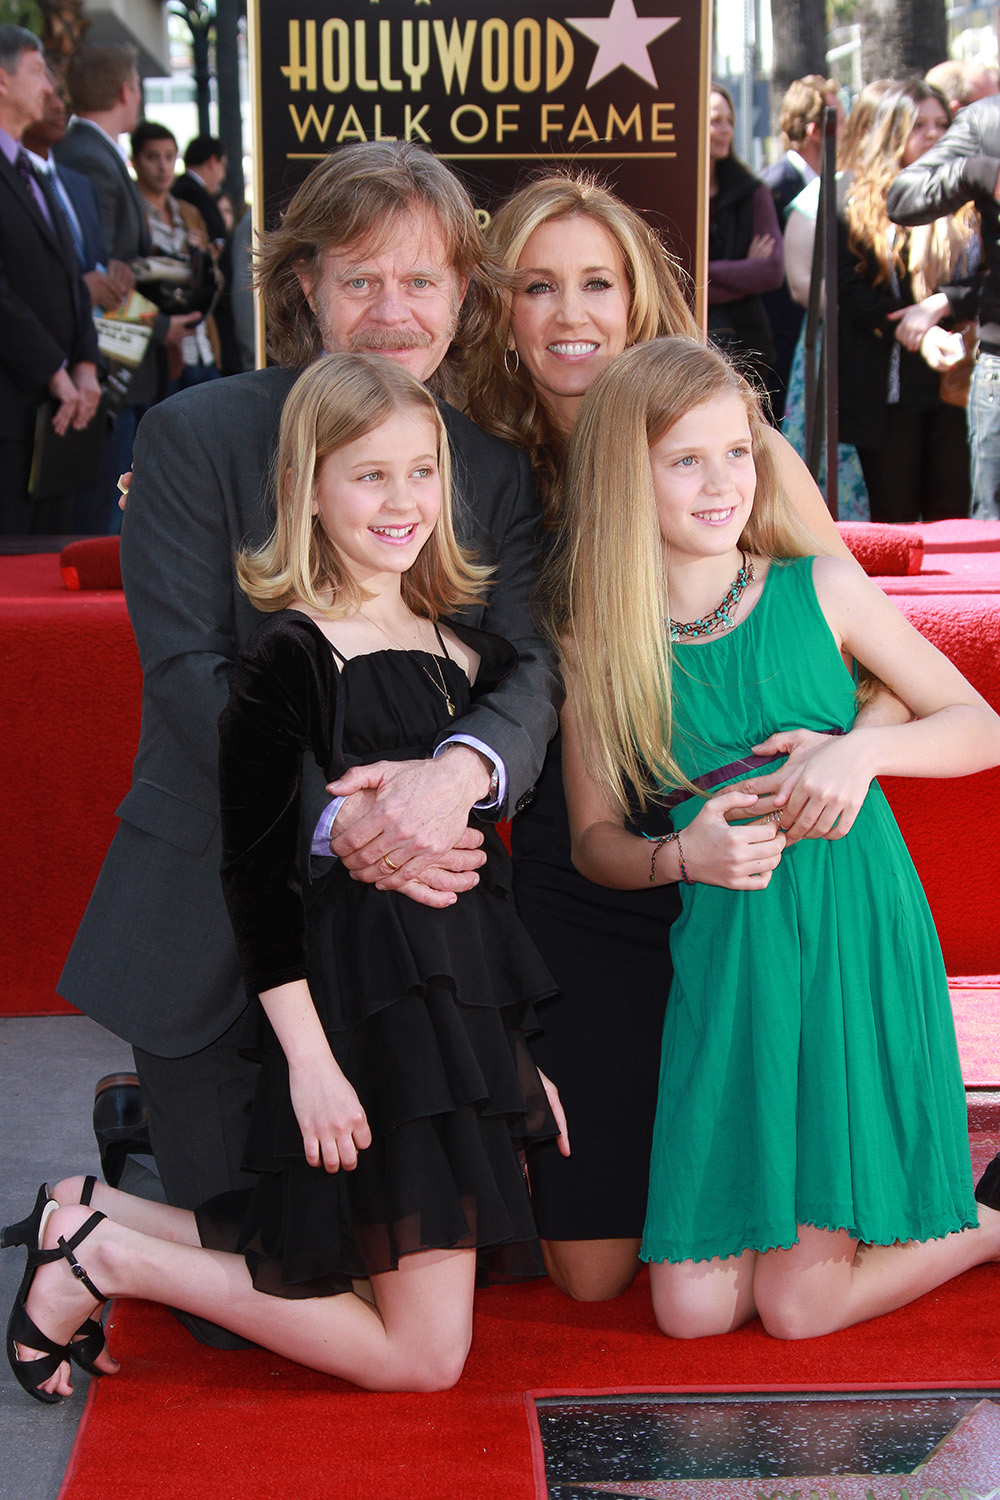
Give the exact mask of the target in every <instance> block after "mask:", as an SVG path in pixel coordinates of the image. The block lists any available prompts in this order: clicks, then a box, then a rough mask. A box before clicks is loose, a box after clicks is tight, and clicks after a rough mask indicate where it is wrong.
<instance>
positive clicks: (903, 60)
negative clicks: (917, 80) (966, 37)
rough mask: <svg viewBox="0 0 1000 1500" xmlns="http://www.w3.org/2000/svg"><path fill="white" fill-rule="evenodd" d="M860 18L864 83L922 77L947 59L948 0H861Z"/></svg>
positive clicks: (859, 7)
mask: <svg viewBox="0 0 1000 1500" xmlns="http://www.w3.org/2000/svg"><path fill="white" fill-rule="evenodd" d="M857 15H858V20H859V22H860V23H861V71H862V76H863V78H864V81H865V83H871V82H872V80H873V79H876V78H912V77H913V76H914V75H915V74H918V75H923V74H924V73H926V72H927V69H928V68H932V67H933V66H934V64H935V63H939V62H943V61H944V60H945V58H946V57H947V56H948V26H947V22H946V19H945V0H861V3H860V4H859V6H858V13H857Z"/></svg>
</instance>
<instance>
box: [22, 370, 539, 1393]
mask: <svg viewBox="0 0 1000 1500" xmlns="http://www.w3.org/2000/svg"><path fill="white" fill-rule="evenodd" d="M277 473H278V476H279V482H278V492H279V493H278V521H277V524H276V528H275V531H274V534H273V536H272V537H271V539H270V541H269V542H268V543H267V544H266V545H265V547H264V548H262V549H261V550H260V552H258V553H255V554H249V555H244V556H243V557H241V558H240V560H239V569H240V577H241V582H242V583H243V586H244V588H245V590H246V592H247V593H248V594H249V596H250V597H251V599H253V601H254V602H255V603H256V604H257V605H258V607H260V608H262V609H263V610H265V611H268V612H270V613H269V617H268V618H267V619H266V620H265V621H264V622H263V624H262V625H261V627H260V629H259V630H258V632H257V633H256V635H255V637H254V638H253V640H252V641H251V643H250V644H249V646H248V648H247V650H246V651H245V653H244V654H243V656H242V657H241V659H240V660H239V661H238V662H237V664H236V666H235V667H234V670H233V675H232V681H231V690H230V701H229V705H228V707H227V708H226V710H225V712H224V713H223V715H222V718H221V721H220V731H221V760H220V783H221V792H222V808H223V847H224V854H223V871H222V876H223V884H224V887H225V891H226V898H227V902H228V904H229V909H230V913H231V916H232V919H233V926H234V930H235V933H236V938H237V946H238V949H239V952H240V957H241V961H242V964H243V968H244V975H245V978H246V982H247V989H248V993H249V995H250V997H251V1002H252V1003H251V1009H250V1014H251V1017H253V1023H252V1026H251V1028H249V1029H248V1035H247V1046H248V1048H250V1049H252V1051H253V1053H254V1055H256V1056H257V1057H258V1058H259V1060H260V1062H261V1076H260V1082H259V1085H258V1090H257V1096H256V1100H255V1106H254V1115H253V1119H252V1122H251V1127H250V1132H249V1138H248V1144H247V1149H246V1164H247V1166H248V1167H250V1168H252V1169H253V1170H254V1171H255V1172H256V1173H257V1174H258V1175H257V1183H256V1186H255V1187H254V1188H253V1189H252V1190H251V1191H250V1192H248V1193H228V1194H224V1195H222V1197H220V1198H216V1199H213V1200H211V1202H210V1203H208V1204H205V1205H203V1206H202V1207H201V1208H200V1209H199V1210H198V1211H197V1213H189V1212H187V1211H185V1210H181V1209H175V1208H168V1207H165V1206H163V1205H159V1204H153V1203H149V1202H146V1201H144V1200H142V1199H136V1198H131V1197H129V1196H128V1195H127V1194H124V1193H120V1192H117V1191H116V1190H114V1189H112V1188H108V1187H106V1186H105V1185H104V1184H95V1182H94V1180H93V1179H92V1178H87V1179H81V1178H69V1179H67V1180H65V1181H63V1182H60V1183H58V1184H57V1185H56V1186H55V1188H54V1190H53V1191H52V1194H51V1196H50V1194H49V1192H48V1189H46V1188H45V1187H43V1188H42V1189H40V1191H39V1195H38V1199H37V1201H36V1204H35V1207H34V1209H33V1210H32V1213H31V1214H29V1215H28V1216H27V1218H26V1219H24V1220H22V1221H21V1222H20V1223H19V1224H15V1225H12V1226H9V1227H8V1229H6V1230H5V1231H4V1233H3V1243H4V1244H6V1245H10V1244H25V1245H26V1246H27V1247H28V1264H27V1269H26V1272H25V1277H24V1280H23V1282H22V1285H21V1289H20V1291H19V1293H18V1297H17V1300H16V1302H15V1306H14V1311H13V1313H12V1315H11V1319H10V1323H9V1325H8V1333H7V1351H8V1357H9V1359H10V1362H11V1366H12V1368H13V1370H14V1373H15V1375H16V1377H17V1379H18V1380H19V1382H20V1383H21V1385H22V1386H23V1387H24V1388H25V1389H26V1390H27V1391H29V1393H30V1394H32V1395H34V1396H36V1397H37V1398H38V1399H40V1400H43V1401H54V1400H58V1399H59V1397H60V1396H63V1395H67V1394H69V1393H70V1391H71V1389H72V1387H71V1384H70V1378H69V1369H70V1365H69V1361H70V1360H73V1359H75V1360H76V1362H77V1363H79V1364H81V1365H82V1366H83V1367H84V1368H85V1369H88V1370H91V1371H94V1372H96V1373H104V1372H112V1371H114V1370H115V1369H116V1368H117V1365H116V1363H115V1361H114V1360H113V1359H112V1358H111V1356H110V1354H109V1352H108V1351H107V1349H106V1348H105V1347H104V1336H103V1332H102V1331H101V1329H100V1325H99V1323H97V1322H96V1321H95V1318H94V1314H95V1301H96V1302H97V1303H99V1302H100V1301H101V1300H103V1298H104V1297H105V1296H138V1297H145V1298H147V1299H150V1300H153V1301H158V1302H165V1303H167V1304H169V1305H171V1306H174V1307H179V1308H182V1309H184V1310H186V1311H188V1312H192V1313H195V1314H197V1315H199V1316H202V1317H209V1318H211V1319H213V1320H214V1321H217V1322H219V1323H221V1324H223V1325H224V1326H225V1327H227V1328H230V1329H232V1330H233V1331H234V1332H236V1333H239V1334H241V1335H243V1336H244V1337H246V1338H248V1339H251V1340H252V1341H253V1342H255V1343H258V1344H261V1345H263V1346H265V1347H266V1348H269V1349H273V1350H275V1351H276V1352H278V1353H281V1354H284V1355H286V1356H287V1357H288V1358H291V1359H295V1360H298V1361H300V1362H301V1363H303V1364H306V1365H309V1366H312V1367H313V1368H315V1369H318V1370H323V1371H325V1372H327V1373H330V1374H334V1375H339V1376H342V1377H344V1378H345V1379H348V1380H352V1381H354V1382H355V1383H356V1384H358V1385H362V1386H367V1387H369V1388H373V1389H409V1390H434V1389H442V1388H445V1387H447V1386H450V1385H452V1384H454V1382H455V1381H456V1380H457V1379H458V1377H459V1375H460V1374H461V1371H462V1368H463V1365H464V1362H465V1357H466V1354H467V1352H468V1348H469V1342H470V1338H471V1333H472V1294H473V1287H474V1285H475V1281H476V1266H477V1257H478V1260H479V1264H480V1269H481V1271H482V1272H483V1273H484V1274H492V1275H496V1276H499V1277H503V1278H510V1277H517V1276H523V1275H532V1274H539V1272H540V1270H541V1261H540V1257H539V1255H538V1250H537V1242H536V1241H535V1238H534V1226H533V1223H532V1219H531V1212H530V1208H529V1205H528V1199H527V1194H526V1190H525V1186H524V1182H523V1176H522V1172H521V1169H520V1163H519V1161H518V1155H517V1152H518V1146H519V1144H520V1143H521V1142H522V1141H525V1140H529V1139H532V1138H545V1137H547V1136H550V1137H555V1136H557V1135H559V1133H560V1126H559V1125H558V1124H557V1123H556V1120H557V1118H558V1119H559V1121H560V1123H561V1112H560V1110H559V1105H558V1099H557V1098H556V1096H555V1094H554V1091H552V1094H551V1108H550V1101H549V1100H547V1097H546V1094H547V1092H548V1091H549V1089H550V1086H549V1085H548V1084H547V1082H546V1080H544V1079H542V1077H541V1075H540V1074H539V1073H538V1071H537V1070H536V1068H535V1067H534V1065H533V1063H532V1062H531V1058H530V1056H529V1053H528V1051H527V1046H526V1042H525V1036H526V1034H527V1033H528V1032H530V1031H531V1030H532V1029H533V1026H534V1022H533V1017H532V1002H533V1001H534V1000H536V999H539V998H541V997H542V996H544V995H546V994H549V993H551V991H552V988H553V985H552V982H551V980H550V978H549V976H548V973H547V971H546V969H545V967H544V965H543V964H542V962H541V960H540V958H539V957H538V954H537V952H536V951H535V949H534V948H533V946H532V944H531V942H530V940H529V939H528V937H527V935H526V933H525V932H524V930H523V929H522V928H521V926H520V924H519V922H518V920H517V917H516V915H515V913H514V908H513V904H512V900H511V897H510V891H509V884H510V882H509V861H508V860H507V857H506V854H505V853H504V851H503V848H502V845H501V844H500V842H499V840H498V839H497V837H496V834H495V832H493V831H492V830H490V829H486V830H484V832H485V845H484V847H485V849H486V853H487V859H486V863H485V864H484V865H483V866H482V868H481V871H480V878H479V882H478V884H477V885H476V887H475V888H474V889H473V890H471V891H468V892H466V893H465V894H464V895H463V896H462V897H461V900H460V901H459V900H458V899H457V898H456V897H454V896H453V897H451V899H450V904H448V905H445V906H443V907H441V908H439V909H431V908H428V907H426V906H424V905H418V904H417V903H416V902H413V901H410V900H409V899H408V898H407V897H406V896H404V895H401V894H399V893H396V892H391V891H380V890H379V889H378V888H377V887H375V886H372V885H368V884H364V883H361V882H355V881H353V880H352V879H351V878H350V876H349V874H348V872H347V871H346V870H345V869H343V867H341V866H339V865H335V866H334V867H333V869H332V870H331V871H330V872H329V873H327V874H325V875H323V876H321V877H318V878H314V879H312V880H310V878H309V874H308V871H307V870H306V869H304V868H303V863H302V860H301V857H300V853H299V849H300V840H299V821H300V820H299V809H300V800H301V787H302V778H303V768H304V765H305V768H306V770H305V774H307V775H308V774H309V770H310V769H313V770H315V768H312V767H311V761H312V758H315V760H316V762H317V763H318V766H319V769H320V771H321V772H322V774H323V777H324V779H325V780H326V781H329V780H332V779H334V778H335V777H336V776H338V775H342V774H343V772H344V770H345V769H346V768H347V766H349V765H351V764H358V763H360V762H363V761H365V760H374V759H385V758H387V757H390V758H391V757H397V756H401V757H403V758H406V759H412V758H414V756H415V755H419V754H430V753H431V752H432V750H433V747H434V745H435V743H436V741H437V739H438V737H439V736H440V734H441V731H442V730H443V729H444V728H446V726H447V725H448V724H449V722H450V717H451V715H452V714H454V713H462V712H463V711H464V709H465V707H466V705H467V704H468V702H469V701H470V698H471V697H472V696H474V694H475V693H476V692H478V691H480V690H481V689H483V688H485V687H488V686H489V685H490V684H493V683H495V682H496V681H497V680H498V678H500V677H502V676H503V675H504V673H505V672H506V671H509V670H510V669H511V667H512V666H513V664H514V662H513V652H512V650H511V648H510V647H509V646H507V644H506V642H504V641H502V640H500V639H499V638H497V637H494V636H490V635H488V634H486V633H485V632H482V631H475V630H470V629H466V628H464V627H461V626H457V625H449V626H447V627H446V626H443V625H441V624H439V617H440V616H441V615H443V614H444V612H445V611H449V612H451V611H454V610H456V609H458V608H459V607H460V606H461V605H462V604H463V603H466V602H468V601H469V600H470V599H472V598H474V597H476V596H477V595H478V593H479V592H480V591H481V590H482V589H483V588H484V587H485V586H486V579H485V577H484V575H483V570H481V569H477V568H476V567H475V566H474V565H473V564H472V562H471V561H470V559H469V558H467V557H466V556H464V555H463V554H462V552H461V551H460V549H459V548H458V545H457V543H456V541H455V537H454V533H453V531H452V526H451V516H450V502H449V459H448V445H447V440H446V437H445V433H444V428H443V425H442V422H441V418H440V416H439V414H438V411H437V408H436V406H435V404H434V402H433V400H432V398H431V397H430V396H429V395H428V393H427V392H426V391H425V390H424V388H423V387H422V386H421V385H420V384H419V383H418V382H417V381H416V380H414V379H413V377H412V376H411V375H409V374H408V373H407V372H406V371H405V370H403V369H401V368H400V367H399V366H398V365H396V364H394V363H393V362H392V361H390V360H385V359H378V358H365V357H362V356H358V355H333V356H329V357H327V358H324V359H322V360H320V361H318V362H317V363H316V364H315V365H313V366H312V367H311V368H310V369H309V370H308V371H307V372H306V373H305V374H304V375H303V376H302V377H301V379H300V380H299V381H298V383H297V384H296V386H295V389H294V391H293V393H292V395H291V396H290V397H289V399H288V402H287V404H286V406H285V411H284V414H283V417H282V425H281V445H280V451H279V459H278V469H277ZM387 866H388V868H391V863H390V862H389V861H387ZM388 868H387V873H388ZM258 997H259V1004H258V1003H257V1001H258ZM563 1145H564V1147H565V1139H564V1140H563ZM59 1205H62V1206H59ZM93 1209H97V1210H99V1211H98V1212H93V1211H92V1210H93ZM36 1247H37V1248H36ZM78 1257H79V1258H78ZM71 1270H72V1271H73V1274H72V1275H71V1274H70V1271H71ZM361 1278H365V1279H370V1285H371V1296H372V1299H373V1301H369V1300H367V1299H366V1298H364V1297H362V1296H360V1295H358V1294H357V1293H356V1292H355V1291H354V1290H352V1283H353V1282H354V1281H355V1280H357V1279H361ZM333 1293H342V1294H343V1295H339V1296H334V1295H331V1294H333ZM74 1339H75V1342H74Z"/></svg>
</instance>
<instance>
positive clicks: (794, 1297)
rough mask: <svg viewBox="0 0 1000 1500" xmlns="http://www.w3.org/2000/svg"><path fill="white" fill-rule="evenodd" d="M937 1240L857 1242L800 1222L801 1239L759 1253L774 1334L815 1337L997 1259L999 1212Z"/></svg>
mask: <svg viewBox="0 0 1000 1500" xmlns="http://www.w3.org/2000/svg"><path fill="white" fill-rule="evenodd" d="M977 1207H978V1209H979V1228H978V1229H964V1230H962V1232H961V1233H960V1234H948V1235H945V1236H944V1237H943V1238H942V1239H939V1240H926V1241H923V1242H920V1243H917V1242H916V1241H909V1242H908V1243H906V1244H899V1245H859V1244H858V1242H857V1241H856V1240H853V1239H851V1237H850V1235H848V1234H847V1232H846V1230H829V1229H816V1228H814V1227H813V1226H812V1225H809V1224H804V1225H802V1226H800V1228H799V1243H798V1244H797V1245H793V1246H792V1247H791V1248H790V1249H788V1250H768V1251H767V1252H766V1253H765V1254H762V1255H758V1256H757V1265H756V1269H755V1272H754V1280H753V1294H754V1300H755V1301H756V1304H757V1310H758V1312H759V1313H760V1317H761V1321H762V1322H763V1324H764V1327H765V1328H766V1329H767V1331H768V1333H771V1334H774V1336H775V1337H776V1338H784V1339H801V1338H814V1337H815V1336H816V1335H817V1334H822V1333H833V1332H834V1331H835V1330H836V1329H838V1328H849V1327H851V1325H852V1324H854V1323H861V1322H863V1321H864V1320H865V1319H866V1318H875V1317H878V1316H879V1314H881V1313H887V1312H892V1311H893V1310H894V1309H895V1308H897V1307H903V1306H905V1304H906V1303H907V1302H912V1301H913V1300H914V1298H916V1297H921V1296H923V1294H924V1293H925V1292H929V1291H932V1290H933V1289H934V1287H936V1286H940V1285H941V1284H942V1283H943V1282H945V1281H950V1280H951V1279H952V1277H953V1276H958V1275H960V1274H961V1272H962V1271H968V1270H970V1269H971V1268H972V1267H973V1266H978V1265H982V1264H983V1262H984V1261H989V1260H996V1259H998V1258H1000V1212H997V1211H996V1210H995V1209H992V1208H987V1207H986V1206H985V1205H984V1204H981V1203H980V1204H978V1205H977Z"/></svg>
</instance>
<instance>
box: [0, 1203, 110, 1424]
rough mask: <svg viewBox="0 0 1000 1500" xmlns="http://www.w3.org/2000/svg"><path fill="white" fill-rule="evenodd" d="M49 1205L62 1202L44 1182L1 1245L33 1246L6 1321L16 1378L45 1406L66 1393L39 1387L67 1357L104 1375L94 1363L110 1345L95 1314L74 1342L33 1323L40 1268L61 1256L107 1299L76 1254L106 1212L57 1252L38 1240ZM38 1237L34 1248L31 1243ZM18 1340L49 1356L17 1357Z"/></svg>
mask: <svg viewBox="0 0 1000 1500" xmlns="http://www.w3.org/2000/svg"><path fill="white" fill-rule="evenodd" d="M94 1181H95V1179H94V1178H93V1177H90V1178H88V1179H87V1181H86V1183H85V1184H84V1193H83V1195H82V1198H81V1202H82V1204H83V1206H84V1207H88V1206H89V1204H90V1195H91V1193H92V1192H93V1190H94ZM49 1204H52V1205H53V1211H54V1209H55V1207H57V1206H58V1205H56V1204H55V1202H54V1200H53V1199H51V1198H49V1196H48V1192H47V1189H46V1187H45V1185H44V1184H43V1185H42V1187H40V1188H39V1190H38V1197H37V1198H36V1200H35V1205H34V1208H33V1209H32V1211H31V1213H30V1214H29V1215H28V1216H27V1218H26V1219H21V1220H20V1221H19V1222H18V1223H17V1224H11V1225H8V1226H7V1228H6V1229H4V1230H3V1232H2V1234H0V1245H2V1246H4V1247H6V1246H9V1245H19V1244H23V1245H26V1246H27V1248H28V1257H27V1263H26V1265H25V1270H24V1276H23V1278H22V1280H21V1285H20V1287H19V1288H18V1293H17V1296H16V1297H15V1299H14V1306H13V1308H12V1309H11V1314H10V1318H9V1319H8V1321H7V1361H8V1363H9V1365H10V1367H11V1369H12V1370H13V1372H14V1376H15V1379H16V1380H17V1382H18V1384H19V1385H20V1386H21V1387H22V1389H23V1390H25V1391H27V1392H28V1395H29V1396H33V1397H34V1398H35V1400H36V1401H42V1402H44V1403H45V1404H46V1405H49V1406H51V1405H55V1403H56V1402H58V1401H61V1400H62V1397H61V1396H58V1395H55V1394H54V1393H52V1392H50V1391H42V1390H39V1389H38V1387H39V1386H41V1385H44V1383H45V1381H46V1380H48V1379H49V1378H50V1376H52V1375H54V1374H55V1372H56V1370H57V1369H58V1368H59V1366H60V1364H62V1362H63V1361H64V1360H73V1361H74V1362H75V1363H76V1364H77V1365H79V1367H80V1369H82V1370H85V1371H86V1372H87V1373H88V1374H90V1375H102V1374H103V1373H104V1372H103V1371H102V1370H99V1369H97V1367H96V1365H95V1364H94V1361H95V1360H96V1359H97V1357H98V1356H99V1355H100V1353H101V1351H102V1350H103V1348H104V1345H105V1337H104V1329H103V1327H102V1325H101V1323H100V1322H99V1321H98V1320H97V1319H96V1318H87V1319H85V1321H84V1322H83V1323H81V1324H80V1327H79V1328H78V1329H77V1333H76V1334H75V1335H74V1338H75V1339H76V1342H75V1343H74V1342H72V1341H71V1342H70V1343H69V1344H56V1343H55V1342H54V1341H53V1340H52V1339H50V1338H49V1337H48V1335H47V1334H45V1333H43V1332H42V1330H41V1329H40V1328H38V1327H37V1325H36V1324H35V1323H34V1322H33V1320H32V1319H31V1317H30V1316H29V1314H28V1310H27V1307H26V1306H25V1304H26V1301H27V1298H28V1293H29V1292H30V1290H31V1284H32V1282H33V1281H34V1278H35V1272H36V1271H37V1270H38V1268H39V1266H44V1265H50V1264H51V1263H52V1262H53V1261H57V1260H59V1258H60V1257H63V1258H65V1259H66V1260H68V1261H69V1265H70V1270H71V1271H72V1272H73V1275H74V1276H75V1277H76V1278H77V1280H78V1281H82V1282H83V1284H84V1286H85V1287H86V1288H87V1290H88V1292H89V1293H90V1295H91V1296H92V1297H94V1298H96V1300H97V1301H98V1302H106V1301H107V1298H106V1297H105V1295H104V1293H103V1292H101V1291H99V1290H98V1289H97V1287H96V1286H95V1285H94V1283H93V1282H92V1281H91V1280H90V1277H89V1276H88V1275H87V1273H86V1271H85V1270H84V1268H83V1266H81V1265H80V1263H79V1261H78V1260H77V1259H76V1256H75V1255H74V1254H73V1252H74V1250H75V1249H76V1247H77V1246H78V1245H79V1244H81V1243H82V1242H83V1240H85V1239H86V1238H87V1235H88V1234H90V1232H91V1230H93V1229H95V1228H96V1227H97V1225H98V1224H99V1223H100V1222H101V1220H102V1219H103V1218H105V1217H106V1215H104V1214H102V1213H93V1214H91V1216H90V1218H89V1219H87V1221H86V1222H85V1223H84V1224H83V1225H82V1226H81V1227H80V1228H79V1229H78V1230H77V1232H76V1234H74V1235H73V1236H72V1238H71V1239H69V1240H65V1239H62V1238H60V1239H59V1241H58V1244H57V1245H56V1247H55V1248H54V1249H52V1250H43V1249H41V1248H38V1239H39V1236H40V1235H41V1234H43V1233H44V1225H45V1219H46V1217H47V1209H48V1206H49ZM31 1240H34V1246H32V1244H31V1243H30V1241H31ZM16 1344H25V1345H27V1347H28V1348H29V1349H35V1350H37V1351H39V1352H40V1353H42V1354H43V1355H44V1356H45V1357H44V1358H43V1359H37V1360H26V1359H19V1358H18V1357H17V1351H16V1348H15V1345H16Z"/></svg>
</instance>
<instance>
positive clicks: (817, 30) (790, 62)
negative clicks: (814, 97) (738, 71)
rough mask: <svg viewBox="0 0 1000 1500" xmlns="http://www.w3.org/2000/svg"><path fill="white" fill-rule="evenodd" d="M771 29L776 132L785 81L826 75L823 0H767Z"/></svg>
mask: <svg viewBox="0 0 1000 1500" xmlns="http://www.w3.org/2000/svg"><path fill="white" fill-rule="evenodd" d="M771 30H772V33H773V38H774V43H773V46H774V64H773V68H772V72H771V130H772V133H773V134H774V135H777V134H778V119H779V116H780V115H781V101H782V99H783V98H784V96H785V92H786V90H787V88H788V86H789V84H790V83H792V82H793V80H794V79H796V78H804V77H805V75H806V74H807V73H822V74H823V75H824V76H825V75H826V4H825V0H771ZM941 55H942V57H943V56H944V55H945V54H944V53H942V54H941Z"/></svg>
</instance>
